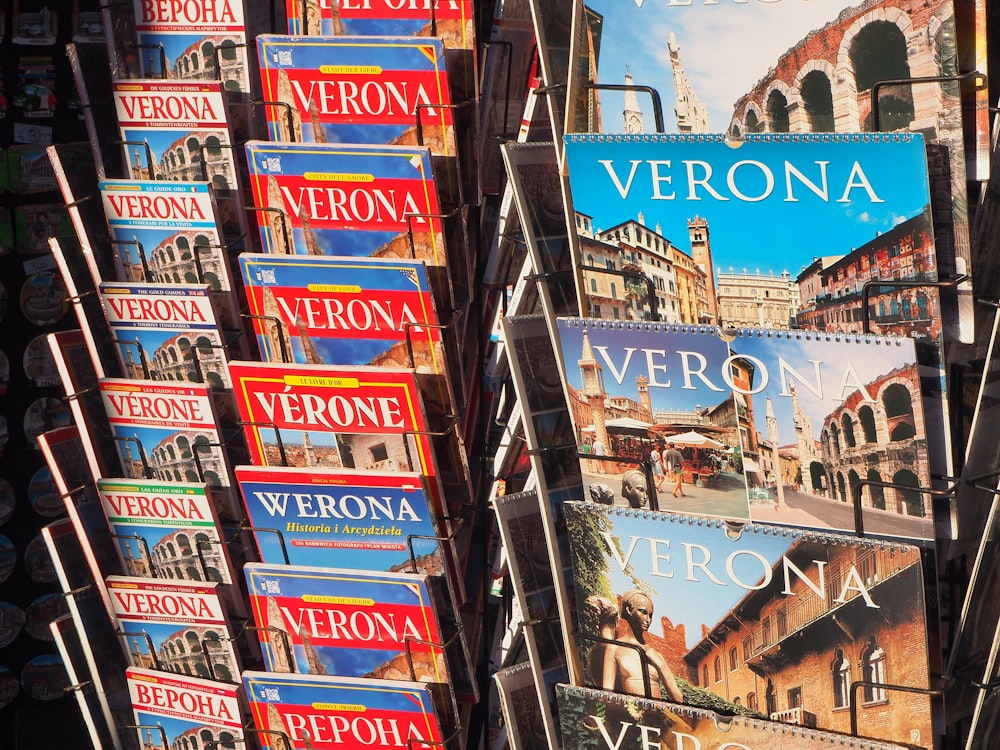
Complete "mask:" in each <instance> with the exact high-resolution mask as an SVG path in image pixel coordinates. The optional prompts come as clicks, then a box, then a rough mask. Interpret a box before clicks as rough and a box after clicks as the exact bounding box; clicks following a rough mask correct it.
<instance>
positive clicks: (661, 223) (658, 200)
mask: <svg viewBox="0 0 1000 750" xmlns="http://www.w3.org/2000/svg"><path fill="white" fill-rule="evenodd" d="M566 161H567V168H568V170H569V184H570V192H571V193H572V199H571V205H572V211H570V212H569V216H570V217H571V223H572V224H573V226H571V227H570V229H571V231H573V232H574V234H575V236H576V237H575V238H576V244H577V252H578V258H577V260H578V263H579V264H580V265H581V266H582V268H583V274H582V280H581V281H582V284H583V289H582V290H581V292H582V294H581V296H582V297H584V299H585V300H586V308H585V314H586V315H587V316H588V317H595V318H605V319H614V320H653V319H659V320H662V321H664V322H669V323H685V324H711V325H715V324H718V325H722V326H725V327H727V328H730V327H732V328H738V327H743V326H752V327H760V328H777V329H790V328H791V329H806V330H816V331H823V332H838V333H846V332H860V331H862V330H863V327H864V309H865V305H866V302H865V297H866V296H867V308H868V320H869V324H870V330H871V331H872V332H874V333H879V334H898V335H906V336H911V337H914V338H919V339H922V340H926V341H931V342H934V341H938V340H939V339H940V338H941V336H942V326H943V324H946V325H950V324H951V323H952V322H954V321H945V320H944V318H943V316H942V309H941V300H940V295H939V294H938V292H937V289H936V288H934V287H928V286H926V285H922V284H925V283H933V282H935V281H937V279H938V278H939V273H940V271H941V269H940V268H939V266H940V265H941V264H940V258H939V255H938V253H937V252H936V249H935V235H934V229H933V227H932V212H931V198H930V191H929V182H928V172H927V154H926V150H925V146H924V139H923V137H922V136H921V135H920V134H916V133H912V134H911V133H891V134H881V133H869V134H864V133H854V134H844V135H841V134H833V133H830V134H820V133H805V134H788V133H778V134H765V135H747V136H745V137H743V138H742V139H740V140H727V139H726V138H725V136H723V135H719V134H705V135H690V134H627V133H626V134H586V133H584V134H572V135H567V136H566ZM623 274H624V275H623ZM875 280H887V281H892V282H894V283H897V284H899V282H907V285H906V286H901V285H897V286H894V287H883V286H877V287H871V288H869V289H867V290H866V289H865V288H864V285H865V283H866V282H868V281H875ZM910 283H912V286H909V284H910ZM943 321H944V323H943Z"/></svg>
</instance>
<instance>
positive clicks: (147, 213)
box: [100, 177, 241, 328]
mask: <svg viewBox="0 0 1000 750" xmlns="http://www.w3.org/2000/svg"><path fill="white" fill-rule="evenodd" d="M193 179H200V177H196V178H193ZM100 191H101V201H102V202H103V204H104V213H105V215H106V216H107V220H108V227H109V228H110V230H111V241H112V249H113V251H114V257H115V260H116V263H117V278H116V279H112V278H109V279H105V281H115V280H117V281H121V282H126V283H130V284H144V283H146V284H158V285H160V286H162V285H165V284H208V286H209V287H210V288H211V290H212V295H213V297H215V298H216V299H217V300H218V301H219V305H218V311H219V315H220V317H221V319H222V322H223V325H224V326H225V327H227V328H239V327H240V326H241V320H240V317H239V309H238V306H237V304H236V302H235V300H234V296H233V295H234V291H233V285H232V280H231V279H230V269H229V260H228V258H227V257H226V248H225V245H224V238H223V234H222V227H223V226H224V223H223V222H222V219H221V217H220V215H219V211H218V205H217V204H216V201H215V194H214V191H213V189H212V187H211V185H210V183H208V182H190V181H175V180H171V181H163V180H160V181H153V180H150V179H138V180H104V181H103V182H101V183H100Z"/></svg>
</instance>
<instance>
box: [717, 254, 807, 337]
mask: <svg viewBox="0 0 1000 750" xmlns="http://www.w3.org/2000/svg"><path fill="white" fill-rule="evenodd" d="M715 288H716V290H717V292H718V299H719V321H720V323H721V324H722V325H723V326H732V327H735V328H739V327H751V328H778V329H782V330H788V329H789V328H791V327H792V326H793V324H794V322H795V311H796V310H797V309H798V306H799V287H798V285H797V284H796V282H795V279H793V278H792V275H791V274H790V273H789V272H788V271H783V272H782V273H780V274H774V273H766V274H764V273H761V272H760V271H756V272H754V273H748V272H747V270H746V269H743V272H742V273H739V272H734V271H729V272H723V271H717V272H716V274H715Z"/></svg>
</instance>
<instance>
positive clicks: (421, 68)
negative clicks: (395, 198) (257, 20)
mask: <svg viewBox="0 0 1000 750" xmlns="http://www.w3.org/2000/svg"><path fill="white" fill-rule="evenodd" d="M257 54H258V56H259V58H260V77H261V85H262V87H263V90H264V99H265V100H266V101H267V102H268V105H266V106H265V108H264V112H265V115H266V116H267V124H268V133H269V135H270V139H271V140H272V141H296V142H302V141H305V142H309V143H385V144H394V145H400V146H428V147H430V149H431V152H432V153H433V154H435V155H438V156H448V157H454V156H455V124H454V116H453V110H452V107H451V90H450V89H449V87H448V72H447V69H446V66H445V61H444V44H443V42H442V40H441V39H440V38H435V37H425V38H418V37H400V36H394V37H390V36H361V37H358V36H348V37H339V36H328V37H314V36H274V35H268V34H262V35H261V36H258V37H257ZM272 102H280V103H282V104H283V105H285V106H276V105H274V104H271V103H272ZM442 105H443V106H442ZM418 122H419V126H418Z"/></svg>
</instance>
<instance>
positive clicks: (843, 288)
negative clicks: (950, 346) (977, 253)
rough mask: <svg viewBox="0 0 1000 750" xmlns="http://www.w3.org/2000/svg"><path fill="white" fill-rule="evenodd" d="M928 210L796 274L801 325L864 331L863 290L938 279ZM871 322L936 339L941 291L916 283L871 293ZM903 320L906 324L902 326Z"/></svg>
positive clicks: (893, 330) (881, 327)
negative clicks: (880, 283)
mask: <svg viewBox="0 0 1000 750" xmlns="http://www.w3.org/2000/svg"><path fill="white" fill-rule="evenodd" d="M933 243H934V239H933V230H932V228H931V221H930V217H929V216H928V215H927V214H920V215H919V216H914V217H912V218H910V219H908V220H906V221H904V222H903V223H901V224H899V225H897V226H896V227H894V228H892V229H891V230H889V231H888V232H885V233H884V234H880V235H878V236H877V237H875V238H874V239H873V240H871V241H870V242H868V243H866V244H864V245H862V246H861V247H859V248H856V249H854V250H852V251H851V252H850V253H848V254H846V255H843V256H841V257H833V258H823V259H820V258H817V259H816V260H814V261H813V262H812V263H811V264H810V265H809V266H807V267H806V268H805V269H803V271H802V272H801V273H800V274H799V275H798V277H797V278H796V280H795V281H796V283H797V284H798V287H799V294H800V296H801V303H800V305H799V310H798V315H797V319H798V325H799V327H800V328H809V329H813V330H817V331H838V332H848V331H860V330H862V328H863V320H862V318H863V313H862V305H861V297H862V289H863V288H864V285H865V283H866V282H869V281H875V280H892V281H919V280H921V279H927V278H934V277H935V274H936V268H935V267H934V266H933V265H931V266H930V267H928V262H927V256H926V248H927V247H928V246H929V245H933ZM868 310H869V320H870V321H871V322H872V323H873V324H874V326H875V327H874V328H873V330H876V331H879V332H881V333H909V332H911V331H913V332H919V333H921V334H923V335H925V336H930V337H932V338H937V337H938V336H939V335H940V333H941V311H940V309H939V306H938V303H937V295H936V294H934V293H931V294H928V290H927V289H926V288H925V287H920V286H913V287H906V288H898V289H887V290H885V291H882V290H881V289H878V288H875V289H872V290H871V291H870V292H869V297H868ZM900 324H905V326H903V327H900V328H898V330H897V326H900Z"/></svg>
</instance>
